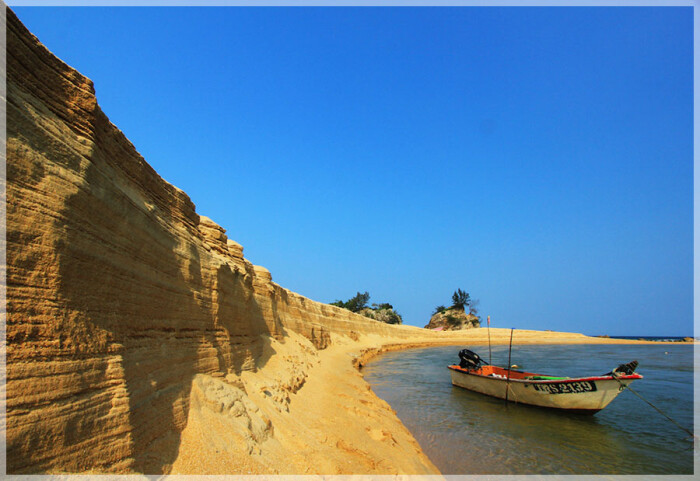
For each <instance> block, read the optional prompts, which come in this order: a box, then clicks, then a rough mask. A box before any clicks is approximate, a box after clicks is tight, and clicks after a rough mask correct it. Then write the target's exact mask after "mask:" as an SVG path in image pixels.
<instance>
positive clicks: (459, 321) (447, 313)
mask: <svg viewBox="0 0 700 481" xmlns="http://www.w3.org/2000/svg"><path fill="white" fill-rule="evenodd" d="M473 327H481V322H480V319H479V317H478V316H475V315H473V314H467V313H466V312H464V311H463V310H462V309H456V308H450V309H445V310H444V311H440V312H436V313H435V314H433V316H432V317H431V318H430V322H428V324H427V325H426V326H425V328H426V329H440V328H442V329H441V330H443V331H459V330H462V329H471V328H473Z"/></svg>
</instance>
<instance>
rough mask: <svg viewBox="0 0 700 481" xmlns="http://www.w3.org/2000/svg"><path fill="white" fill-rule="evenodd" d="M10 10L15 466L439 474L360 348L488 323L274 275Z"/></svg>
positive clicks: (428, 339) (9, 454)
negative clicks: (412, 312) (373, 308)
mask: <svg viewBox="0 0 700 481" xmlns="http://www.w3.org/2000/svg"><path fill="white" fill-rule="evenodd" d="M6 12H7V64H6V67H7V75H6V79H7V103H6V105H7V183H6V186H7V219H6V221H7V238H6V254H7V290H6V294H7V295H6V298H7V302H6V305H7V321H6V360H7V363H6V386H5V389H6V414H7V416H6V440H7V443H6V460H7V472H8V473H10V474H21V473H148V474H161V473H186V474H362V473H375V474H401V473H405V474H426V473H427V474H434V473H436V472H437V470H436V468H435V466H433V464H432V463H431V462H430V460H428V459H427V457H426V456H425V455H424V454H423V453H422V451H421V449H420V446H418V444H417V443H416V441H415V439H414V438H413V437H412V436H411V434H410V433H409V432H408V431H407V430H406V428H405V427H404V426H403V425H402V424H401V422H400V421H399V420H398V419H397V418H396V415H395V413H394V412H393V411H392V409H391V408H390V407H389V406H388V405H387V404H386V403H385V402H384V401H382V400H380V399H378V398H377V397H376V396H375V395H374V394H373V393H372V391H371V390H370V389H369V386H368V385H367V384H366V383H365V382H364V380H363V379H362V377H361V376H360V375H359V373H358V372H357V370H356V369H355V367H354V366H353V364H352V362H353V360H355V362H356V365H361V363H362V362H364V361H365V360H366V358H367V356H368V355H369V353H371V352H379V351H381V350H382V349H394V348H396V347H397V346H399V345H403V346H406V345H413V346H423V345H426V344H427V343H435V342H440V343H449V344H455V343H464V342H467V341H468V342H469V343H471V344H473V343H480V342H481V343H485V342H486V341H487V333H485V332H481V331H485V330H483V329H469V330H468V331H463V332H447V333H442V332H433V331H426V330H422V329H419V328H415V327H410V326H393V325H388V324H385V323H382V322H378V321H374V320H371V319H368V318H366V317H364V316H360V315H357V314H353V313H351V312H350V311H348V310H346V309H342V308H338V307H334V306H330V305H326V304H321V303H318V302H314V301H312V300H310V299H307V298H305V297H303V296H300V295H299V294H295V293H293V292H290V291H289V290H287V289H284V288H282V287H280V286H279V285H277V284H275V283H274V282H273V281H272V277H271V275H270V272H269V271H268V270H267V269H265V268H263V267H260V266H254V265H252V264H251V263H250V262H249V261H247V260H246V259H245V257H244V256H243V247H242V246H241V245H240V244H238V243H236V242H235V241H233V240H231V239H229V238H228V237H227V235H226V231H225V230H224V229H223V228H222V227H220V226H219V225H217V224H216V223H215V222H214V221H212V220H211V219H208V218H206V217H204V216H200V215H199V214H198V213H197V212H196V210H195V206H194V205H193V203H192V202H191V200H190V198H189V197H188V196H187V195H186V194H185V193H184V192H182V191H181V190H179V189H177V188H176V187H174V186H172V185H170V184H169V183H168V182H166V181H164V180H163V179H162V178H161V177H160V176H159V175H158V174H157V173H156V172H155V171H154V170H153V169H152V168H151V167H150V166H149V165H148V164H147V163H146V162H145V161H144V159H143V158H142V157H141V156H140V155H139V154H138V152H137V151H136V149H135V148H134V146H133V145H132V144H131V143H130V142H129V141H128V140H127V139H126V137H125V136H124V135H123V134H122V132H120V131H119V129H117V128H116V127H115V126H114V125H112V124H111V123H110V122H109V120H108V119H107V117H106V116H105V115H104V113H103V112H102V111H101V110H100V108H99V106H98V104H97V101H96V99H95V92H94V88H93V84H92V82H91V81H90V80H89V79H87V78H85V77H84V76H82V75H81V74H80V73H78V72H77V71H75V70H74V69H72V68H71V67H69V66H67V65H66V64H64V63H63V62H61V61H60V60H59V59H58V58H56V57H55V56H54V55H52V54H51V52H49V51H48V50H47V49H46V48H45V47H44V46H43V45H41V43H40V42H39V41H38V40H37V39H36V38H35V37H34V36H33V35H32V34H31V33H29V32H28V31H27V30H26V28H25V27H24V26H23V25H22V24H21V23H20V22H19V21H18V19H17V18H16V17H15V16H14V14H13V13H12V12H11V11H10V10H6ZM500 331H503V332H500V333H499V330H498V329H491V331H490V334H489V337H488V339H490V340H491V342H493V343H497V342H507V340H508V334H509V332H508V331H507V330H500ZM466 332H468V335H467V334H465V333H466ZM517 338H518V339H516V343H517V342H542V340H543V339H545V338H548V339H551V340H552V341H551V342H576V343H579V342H590V338H585V337H584V336H582V335H579V334H566V333H564V334H557V333H546V334H545V335H543V333H541V332H532V331H521V332H520V333H518V336H517ZM595 342H601V343H602V342H612V340H610V339H597V340H595ZM615 342H624V341H619V340H617V341H615ZM629 342H632V341H629Z"/></svg>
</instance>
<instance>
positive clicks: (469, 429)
mask: <svg viewBox="0 0 700 481" xmlns="http://www.w3.org/2000/svg"><path fill="white" fill-rule="evenodd" d="M464 347H468V346H464ZM470 348H471V349H472V350H473V351H475V352H476V353H477V354H479V355H480V356H481V357H482V358H483V359H485V360H487V361H488V359H489V349H488V346H472V347H470ZM460 349H461V348H460V347H454V346H450V347H437V348H426V349H410V350H406V351H396V352H390V353H385V354H382V355H381V356H379V357H377V358H375V359H374V360H373V361H371V362H370V363H369V364H367V365H366V366H365V367H364V368H363V370H362V372H363V375H364V377H365V379H366V380H367V381H368V382H369V384H370V385H371V386H372V389H373V391H374V392H375V393H376V394H377V396H379V397H380V398H382V399H384V400H385V401H387V402H388V403H389V404H390V405H391V407H392V408H393V409H394V410H395V411H396V413H397V415H398V417H399V418H400V419H401V421H402V422H403V423H404V425H405V426H406V427H407V428H408V429H409V430H410V431H411V432H412V433H413V435H414V436H415V438H416V439H417V440H418V442H419V443H420V445H421V447H422V448H423V451H424V452H425V453H426V454H427V455H428V457H429V458H430V459H431V460H432V462H433V463H434V464H435V465H436V466H437V467H438V469H440V471H441V472H442V473H443V474H692V473H693V457H694V451H693V449H694V446H693V439H692V438H691V437H690V435H689V434H688V433H686V432H684V431H683V430H682V429H680V428H679V427H678V426H676V425H674V424H673V423H672V422H671V421H669V420H668V419H666V418H665V417H664V416H662V415H661V414H659V413H658V412H657V411H656V410H655V409H654V408H653V407H651V406H650V405H649V404H647V403H646V402H645V401H643V400H642V399H640V398H639V397H637V396H636V395H635V394H634V393H633V392H630V391H629V390H626V391H623V392H622V393H620V395H619V396H618V397H617V398H615V400H613V402H612V403H611V404H609V405H608V406H607V407H606V408H605V409H603V410H602V411H600V412H598V413H597V414H596V415H594V416H590V415H580V414H571V413H565V412H559V411H553V410H549V409H543V408H537V407H531V406H526V405H522V404H513V403H508V404H506V403H505V401H503V400H501V399H496V398H492V397H488V396H484V395H482V394H478V393H474V392H471V391H467V390H465V389H462V388H459V387H456V386H452V383H451V381H450V372H449V370H448V369H447V367H446V366H447V365H448V364H458V362H459V358H458V355H457V353H458V351H459V350H460ZM491 356H492V361H493V364H496V365H501V366H504V365H507V363H508V346H493V347H492V353H491ZM632 360H637V361H639V367H638V368H637V372H638V373H639V374H642V375H643V376H644V379H641V380H637V381H634V382H633V383H632V384H631V386H630V387H631V388H632V389H633V390H634V391H636V392H637V393H638V394H639V395H641V396H642V397H643V398H644V399H646V400H647V401H649V402H651V403H652V404H653V405H654V406H656V407H657V408H658V409H660V410H661V411H662V412H663V413H665V414H666V415H667V416H669V417H670V418H672V419H673V420H674V421H675V422H677V423H678V424H679V425H680V426H682V427H684V428H685V429H687V430H689V431H691V432H692V431H693V346H692V345H683V344H659V345H566V346H560V345H538V346H518V345H515V346H513V350H512V359H511V364H517V365H518V366H520V368H521V369H523V370H526V371H530V372H537V373H540V374H548V375H553V376H557V375H561V376H569V377H578V376H592V375H599V374H604V373H607V372H609V371H611V370H612V369H613V368H615V367H617V366H618V365H619V364H622V363H626V362H629V361H632Z"/></svg>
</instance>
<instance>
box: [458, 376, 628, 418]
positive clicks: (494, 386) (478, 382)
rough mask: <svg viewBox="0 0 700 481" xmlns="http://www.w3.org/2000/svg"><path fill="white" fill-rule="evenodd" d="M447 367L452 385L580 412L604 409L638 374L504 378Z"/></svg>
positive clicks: (517, 401) (530, 403) (533, 404)
mask: <svg viewBox="0 0 700 481" xmlns="http://www.w3.org/2000/svg"><path fill="white" fill-rule="evenodd" d="M448 368H449V369H450V373H451V376H452V384H454V385H455V386H459V387H462V388H464V389H469V390H470V391H474V392H478V393H481V394H486V395H488V396H493V397H496V398H500V399H508V401H512V402H515V403H521V404H528V405H531V406H539V407H545V408H553V409H561V410H565V411H569V412H576V413H584V414H595V413H597V412H598V411H600V410H601V409H603V408H605V407H606V406H607V405H608V404H610V402H611V401H612V400H613V399H615V398H616V397H617V395H618V394H620V393H621V392H622V391H623V390H624V389H625V388H626V387H627V386H628V385H629V384H630V383H631V382H632V381H634V380H635V379H640V378H641V377H642V376H640V375H639V374H633V375H629V376H621V377H617V378H614V377H612V376H599V377H588V378H571V379H557V380H540V381H535V380H528V379H510V380H507V379H506V377H494V376H487V375H482V374H478V373H477V372H475V371H468V370H465V369H462V368H460V367H459V366H448ZM504 371H505V370H504ZM506 392H507V395H506Z"/></svg>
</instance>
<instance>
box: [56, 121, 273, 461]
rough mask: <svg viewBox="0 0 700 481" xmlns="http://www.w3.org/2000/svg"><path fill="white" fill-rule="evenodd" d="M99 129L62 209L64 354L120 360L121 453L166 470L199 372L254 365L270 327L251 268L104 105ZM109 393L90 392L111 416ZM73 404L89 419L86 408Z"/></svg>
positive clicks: (79, 436)
mask: <svg viewBox="0 0 700 481" xmlns="http://www.w3.org/2000/svg"><path fill="white" fill-rule="evenodd" d="M95 131H96V132H95V138H96V139H97V140H96V146H95V148H94V149H93V151H92V155H91V158H90V159H89V163H86V165H87V166H85V165H83V166H82V169H84V170H83V171H82V172H80V175H81V177H82V181H81V185H79V186H78V188H77V189H74V192H73V194H72V195H71V196H70V197H69V198H67V199H66V202H65V208H64V210H63V212H62V213H61V215H62V216H63V221H64V225H63V226H62V230H63V232H62V235H58V237H59V238H63V239H65V241H63V242H61V243H60V244H59V245H57V248H56V260H55V262H57V263H58V264H59V270H60V283H59V288H58V293H57V297H58V298H57V302H58V303H59V304H61V305H62V306H65V312H66V315H65V317H64V318H63V319H60V320H58V326H57V331H58V332H59V333H60V334H59V337H60V339H61V347H62V349H63V352H62V353H63V355H65V356H66V357H70V358H85V357H92V358H95V357H97V358H101V359H102V360H103V361H104V364H105V365H106V364H107V359H109V360H110V363H111V364H119V369H116V370H115V369H112V372H119V373H122V374H120V375H119V376H116V377H117V379H115V380H113V383H114V382H118V383H120V385H121V386H122V387H123V389H124V390H125V391H126V394H127V396H128V406H129V409H128V414H122V416H123V417H124V418H125V419H123V422H122V423H121V424H122V425H120V426H118V428H117V431H116V432H117V434H116V435H115V436H118V437H119V438H120V441H119V442H120V443H122V445H123V446H124V448H125V449H123V451H124V454H122V455H121V456H122V457H123V459H121V460H117V461H118V462H120V463H121V464H122V465H123V466H124V465H126V466H128V469H131V470H133V471H136V472H140V473H146V474H162V473H167V471H168V470H169V466H170V465H171V464H172V463H173V462H174V460H175V459H176V457H177V454H178V449H179V445H180V436H181V432H182V430H183V429H184V428H185V426H186V424H187V418H188V414H189V395H190V389H191V382H192V379H193V377H194V376H195V375H196V374H198V373H205V374H214V375H218V376H225V375H226V374H227V373H240V371H241V370H244V369H255V367H256V364H257V363H259V362H260V361H261V359H260V357H261V356H262V354H263V347H264V346H263V345H264V342H265V341H264V339H265V337H266V336H269V335H270V329H269V328H268V326H267V324H266V322H265V317H264V314H263V310H262V309H261V307H260V306H259V305H258V303H257V302H256V299H255V296H254V294H253V285H252V282H253V281H252V279H251V276H250V275H249V273H248V274H246V272H244V271H241V270H238V269H236V268H235V267H232V266H230V265H228V264H226V263H222V262H220V261H219V260H215V259H214V258H213V256H212V255H211V254H209V253H208V252H207V251H206V250H205V249H204V248H203V240H202V238H201V236H199V234H198V231H197V228H196V224H197V222H198V220H197V219H198V217H197V216H196V214H194V206H191V208H189V207H188V205H191V204H188V203H189V199H188V198H186V196H185V195H184V194H182V193H179V191H177V190H176V189H173V188H172V187H171V186H169V185H168V184H166V183H165V182H164V181H162V179H160V177H159V176H158V175H157V174H156V173H155V172H154V171H152V169H151V168H150V166H147V165H146V166H145V167H144V165H142V164H141V162H140V160H139V157H138V154H136V153H135V151H132V150H130V149H133V147H131V145H130V144H129V143H128V141H126V139H122V138H121V137H120V134H116V133H115V132H114V129H113V128H112V127H111V126H110V125H109V123H108V121H107V120H106V118H105V117H104V116H103V115H102V114H101V112H99V110H98V111H97V112H96V121H95ZM76 170H78V169H77V168H76ZM173 196H174V197H173ZM177 196H181V197H182V198H180V197H177ZM183 205H184V206H183ZM188 208H189V210H191V212H189V211H188ZM258 365H259V364H258ZM105 392H106V390H103V391H102V392H97V393H95V392H93V394H91V395H92V396H93V398H92V401H93V402H96V403H98V402H99V403H101V406H102V408H101V410H102V415H103V418H108V417H109V416H111V415H112V410H111V408H112V407H113V406H114V399H111V400H110V399H107V400H106V401H105V400H104V398H105ZM110 392H111V391H110ZM72 414H74V416H72V417H73V418H76V419H79V418H80V416H81V412H80V407H77V408H75V413H72ZM100 422H101V421H99V418H98V420H97V421H94V422H83V423H78V424H75V423H73V426H74V427H71V428H70V429H73V430H74V431H75V432H73V433H72V434H71V440H72V441H71V442H72V443H75V444H77V443H86V442H87V441H88V440H89V439H90V438H91V437H94V436H95V433H96V432H100V431H101V429H102V426H100ZM125 423H128V425H124V424H125ZM75 426H79V427H75ZM67 429H68V428H67ZM112 441H114V440H112ZM90 444H92V445H93V448H92V449H94V450H104V449H106V448H107V446H106V445H99V444H97V445H96V444H95V443H90ZM117 444H118V443H117ZM86 445H89V444H86ZM127 446H128V448H127ZM90 457H93V459H102V457H101V453H99V452H97V453H91V456H90ZM105 457H109V456H107V454H106V453H105ZM104 468H106V469H108V468H109V467H108V466H104Z"/></svg>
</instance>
